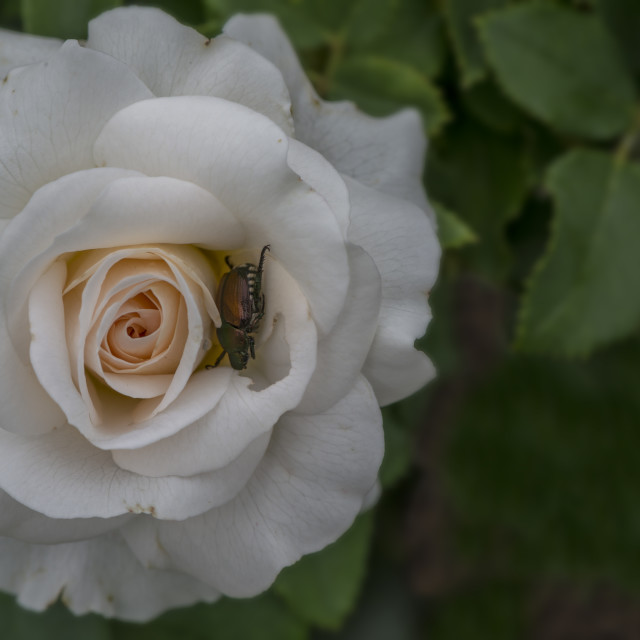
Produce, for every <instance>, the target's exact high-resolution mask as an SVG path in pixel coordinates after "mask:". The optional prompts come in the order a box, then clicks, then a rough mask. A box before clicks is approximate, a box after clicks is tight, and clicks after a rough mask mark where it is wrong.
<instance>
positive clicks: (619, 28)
mask: <svg viewBox="0 0 640 640" xmlns="http://www.w3.org/2000/svg"><path fill="white" fill-rule="evenodd" d="M596 9H597V11H598V12H599V13H600V15H601V16H602V18H603V19H604V21H605V22H606V24H607V26H608V27H609V30H610V31H611V33H612V34H613V35H614V37H615V40H616V43H617V44H618V46H619V47H620V50H621V51H622V52H623V54H624V57H625V60H626V62H627V65H628V66H629V67H630V68H631V69H632V70H633V72H634V73H635V74H636V75H640V47H639V46H638V34H639V33H640V2H638V1H637V0H598V3H597V5H596Z"/></svg>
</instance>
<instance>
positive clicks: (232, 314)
mask: <svg viewBox="0 0 640 640" xmlns="http://www.w3.org/2000/svg"><path fill="white" fill-rule="evenodd" d="M270 249H271V247H270V245H268V244H267V245H265V246H264V247H263V248H262V251H261V253H260V261H259V262H258V266H256V265H255V264H252V263H251V262H246V263H245V264H241V265H238V266H237V267H234V266H233V265H232V264H231V263H230V262H229V256H227V257H226V258H225V259H224V261H225V262H226V263H227V266H228V267H229V269H230V271H228V272H227V273H225V274H224V275H223V276H222V279H221V280H220V284H219V286H218V290H217V292H216V304H217V305H218V309H219V310H220V318H221V320H222V324H221V325H220V327H219V328H218V329H216V334H217V336H218V341H219V342H220V346H221V347H222V348H223V352H222V353H221V354H220V355H219V356H218V359H217V360H216V362H215V364H214V365H213V367H217V366H218V365H219V364H220V362H221V361H222V358H224V356H225V354H227V355H228V356H229V363H230V364H231V366H232V367H233V368H234V369H236V370H238V371H241V370H242V369H246V367H247V363H248V362H249V355H251V357H252V358H254V359H255V357H256V353H255V341H254V339H253V336H252V335H251V334H252V333H255V332H256V331H257V330H258V327H259V326H260V320H262V316H264V295H263V293H262V270H263V267H264V258H265V254H266V252H267V251H269V250H270ZM213 367H212V366H211V365H207V367H206V368H207V369H212V368H213Z"/></svg>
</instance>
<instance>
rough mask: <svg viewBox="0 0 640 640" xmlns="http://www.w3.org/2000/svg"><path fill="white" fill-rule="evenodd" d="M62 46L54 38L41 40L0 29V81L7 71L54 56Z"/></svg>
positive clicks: (60, 42) (38, 37) (37, 37)
mask: <svg viewBox="0 0 640 640" xmlns="http://www.w3.org/2000/svg"><path fill="white" fill-rule="evenodd" d="M61 45H62V41H61V40H57V39H56V38H42V37H40V36H31V35H27V34H26V33H14V32H13V31H7V30H6V29H0V80H2V79H3V78H4V77H5V75H7V72H8V71H9V69H12V68H13V67H21V66H23V65H25V64H32V63H33V62H40V61H41V60H44V59H45V58H48V57H49V56H50V55H52V54H54V53H55V52H56V51H57V50H58V49H59V48H60V46H61Z"/></svg>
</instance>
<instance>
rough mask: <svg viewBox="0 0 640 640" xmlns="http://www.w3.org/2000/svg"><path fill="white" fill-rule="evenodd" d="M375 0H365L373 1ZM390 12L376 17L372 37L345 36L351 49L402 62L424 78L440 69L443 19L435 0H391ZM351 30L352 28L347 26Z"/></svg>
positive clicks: (443, 57)
mask: <svg viewBox="0 0 640 640" xmlns="http://www.w3.org/2000/svg"><path fill="white" fill-rule="evenodd" d="M376 1H377V0H366V2H367V3H371V4H375V2H376ZM393 4H394V7H395V12H394V14H392V15H390V16H389V19H388V20H382V19H380V20H379V21H378V22H379V26H380V28H381V31H380V34H379V36H378V37H377V38H376V39H375V40H371V41H368V42H366V46H364V43H363V44H360V42H361V38H357V39H356V40H355V41H354V40H353V39H352V38H349V41H348V42H347V46H348V49H349V51H350V52H352V53H361V54H372V55H377V56H380V57H384V58H388V59H391V60H395V61H396V62H401V63H404V64H405V65H409V66H411V67H413V68H414V69H416V70H417V71H418V72H419V73H421V74H423V75H424V76H426V77H427V78H434V77H435V76H437V75H438V74H439V73H440V72H441V71H442V69H443V67H444V64H445V60H446V57H447V43H446V38H445V30H444V20H443V18H442V14H441V12H440V10H439V7H438V2H437V0H394V2H393ZM351 33H352V34H353V29H352V30H351Z"/></svg>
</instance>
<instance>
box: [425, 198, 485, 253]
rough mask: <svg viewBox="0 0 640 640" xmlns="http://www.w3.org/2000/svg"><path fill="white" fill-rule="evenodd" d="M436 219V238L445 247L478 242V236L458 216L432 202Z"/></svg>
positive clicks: (454, 247) (453, 247) (455, 247)
mask: <svg viewBox="0 0 640 640" xmlns="http://www.w3.org/2000/svg"><path fill="white" fill-rule="evenodd" d="M431 204H432V205H433V209H434V211H435V212H436V219H437V221H438V238H439V239H440V244H441V245H442V246H443V248H445V249H459V248H460V247H464V246H465V245H467V244H473V243H474V242H478V236H477V235H476V234H475V233H474V231H473V229H471V227H469V225H467V224H466V223H465V222H463V221H462V220H460V218H459V217H458V216H457V215H456V214H455V213H453V211H449V209H447V208H446V207H444V206H443V205H441V204H439V203H438V202H432V203H431Z"/></svg>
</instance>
